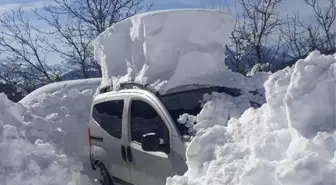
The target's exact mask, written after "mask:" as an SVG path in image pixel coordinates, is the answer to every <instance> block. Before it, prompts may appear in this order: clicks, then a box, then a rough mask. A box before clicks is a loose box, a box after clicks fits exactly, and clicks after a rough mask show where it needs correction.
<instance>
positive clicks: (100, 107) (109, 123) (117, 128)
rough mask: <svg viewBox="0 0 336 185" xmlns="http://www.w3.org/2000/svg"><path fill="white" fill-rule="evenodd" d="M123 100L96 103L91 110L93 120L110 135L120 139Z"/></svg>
mask: <svg viewBox="0 0 336 185" xmlns="http://www.w3.org/2000/svg"><path fill="white" fill-rule="evenodd" d="M123 109H124V100H113V101H108V102H103V103H99V104H96V105H95V106H94V107H93V110H92V117H93V118H94V120H95V121H96V122H97V123H98V124H99V125H100V126H101V127H102V128H103V129H104V130H105V131H106V132H107V133H108V134H109V135H111V136H113V137H115V138H118V139H120V138H121V131H122V115H123Z"/></svg>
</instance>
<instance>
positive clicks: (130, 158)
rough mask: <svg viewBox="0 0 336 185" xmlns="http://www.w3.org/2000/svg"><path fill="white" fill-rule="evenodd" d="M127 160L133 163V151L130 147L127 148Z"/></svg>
mask: <svg viewBox="0 0 336 185" xmlns="http://www.w3.org/2000/svg"><path fill="white" fill-rule="evenodd" d="M127 159H128V161H129V162H133V157H132V150H131V147H130V146H128V147H127Z"/></svg>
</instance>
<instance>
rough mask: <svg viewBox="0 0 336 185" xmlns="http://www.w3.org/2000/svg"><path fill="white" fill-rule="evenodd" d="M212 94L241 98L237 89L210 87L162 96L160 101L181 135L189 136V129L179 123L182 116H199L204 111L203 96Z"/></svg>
mask: <svg viewBox="0 0 336 185" xmlns="http://www.w3.org/2000/svg"><path fill="white" fill-rule="evenodd" d="M212 92H219V93H221V92H225V93H227V94H230V95H232V96H239V95H240V91H239V90H236V89H229V88H225V87H209V88H201V89H196V90H188V91H183V92H177V93H171V94H167V95H163V96H160V97H159V99H160V100H161V102H162V103H163V105H164V106H165V107H166V109H167V110H168V112H169V114H170V116H171V117H172V119H173V120H174V123H175V125H176V127H177V128H178V129H179V131H180V134H181V135H182V136H183V135H187V134H188V128H187V127H186V126H185V125H184V124H180V123H178V121H177V120H178V119H179V117H180V115H182V114H184V113H187V114H190V115H195V116H196V115H197V114H198V113H200V111H201V110H202V107H201V101H202V100H203V95H204V94H206V93H208V94H211V93H212Z"/></svg>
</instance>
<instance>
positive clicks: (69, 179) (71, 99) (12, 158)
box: [0, 79, 100, 185]
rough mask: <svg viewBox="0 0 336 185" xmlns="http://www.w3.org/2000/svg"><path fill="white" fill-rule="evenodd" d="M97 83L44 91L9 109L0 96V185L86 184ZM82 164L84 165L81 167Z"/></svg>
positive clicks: (60, 85) (58, 85) (68, 84)
mask: <svg viewBox="0 0 336 185" xmlns="http://www.w3.org/2000/svg"><path fill="white" fill-rule="evenodd" d="M99 84H100V79H91V80H76V81H67V82H59V83H55V84H50V85H47V86H44V87H42V88H40V89H38V90H36V91H34V92H33V93H32V94H30V95H28V96H27V97H25V98H24V99H23V100H22V101H20V103H17V104H16V103H13V102H11V101H10V100H8V99H7V98H6V96H5V95H4V94H0V110H1V111H0V156H1V157H0V184H1V185H22V184H31V185H37V184H39V185H49V184H50V185H51V184H53V185H61V184H62V185H67V184H68V185H75V184H77V185H78V184H81V185H86V184H90V183H91V181H90V180H89V178H88V177H87V176H86V175H82V174H81V171H84V170H86V169H84V167H86V166H88V157H87V156H88V138H87V127H88V124H87V122H88V121H87V120H88V116H89V110H90V104H91V101H92V95H93V94H94V92H95V90H96V88H97V87H98V86H99ZM85 162H86V163H85Z"/></svg>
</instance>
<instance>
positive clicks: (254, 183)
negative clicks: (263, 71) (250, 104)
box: [167, 51, 336, 185]
mask: <svg viewBox="0 0 336 185" xmlns="http://www.w3.org/2000/svg"><path fill="white" fill-rule="evenodd" d="M335 84H336V54H335V55H334V56H332V55H328V56H326V55H321V54H320V52H318V51H314V52H312V53H311V54H310V55H309V56H308V57H307V58H305V59H301V60H299V61H298V62H297V63H296V64H295V66H294V67H293V68H286V69H283V70H281V71H278V72H276V73H274V74H272V75H271V76H270V77H269V79H268V80H267V81H266V82H265V84H264V86H265V90H266V100H267V103H266V104H264V105H263V106H262V107H261V108H259V109H253V108H250V109H248V110H247V111H245V112H244V113H243V115H242V116H241V117H240V118H232V119H230V120H229V121H228V123H227V124H226V121H227V120H226V118H224V119H223V115H224V116H225V115H226V112H227V111H228V110H227V109H223V107H225V106H223V105H225V104H226V103H227V102H228V101H227V99H226V98H225V96H224V98H220V96H218V95H215V98H211V99H209V98H208V99H209V101H207V102H206V103H205V105H204V108H203V110H202V111H201V113H200V114H199V115H197V116H196V118H195V119H197V124H196V125H195V126H194V129H195V130H196V131H197V133H196V136H195V137H194V139H193V140H192V141H191V143H190V144H189V146H188V149H187V152H186V156H187V164H188V171H187V172H186V174H185V175H183V176H175V177H173V178H168V180H167V185H218V184H226V185H317V184H321V185H322V184H323V185H334V184H336V178H335V174H336V85H335ZM213 96H214V95H213Z"/></svg>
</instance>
